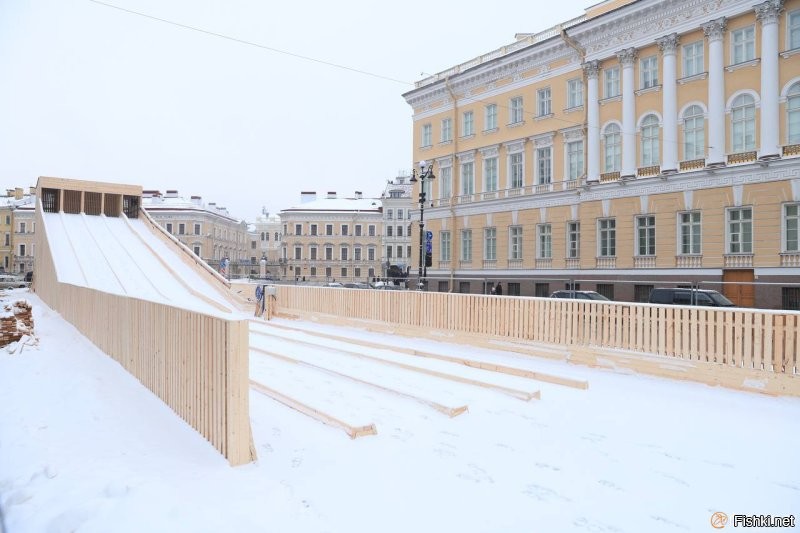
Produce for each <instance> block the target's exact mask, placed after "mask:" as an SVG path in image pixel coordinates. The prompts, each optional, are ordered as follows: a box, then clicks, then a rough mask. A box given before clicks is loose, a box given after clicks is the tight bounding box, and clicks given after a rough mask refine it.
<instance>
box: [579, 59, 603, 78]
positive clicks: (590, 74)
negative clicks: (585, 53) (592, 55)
mask: <svg viewBox="0 0 800 533" xmlns="http://www.w3.org/2000/svg"><path fill="white" fill-rule="evenodd" d="M581 66H582V67H583V72H584V73H585V74H586V77H587V78H589V79H592V78H595V79H596V78H597V73H598V71H599V70H600V61H598V60H597V59H595V60H594V61H587V62H586V63H584V64H583V65H581Z"/></svg>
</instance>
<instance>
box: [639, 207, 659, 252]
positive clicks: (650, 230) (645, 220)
mask: <svg viewBox="0 0 800 533" xmlns="http://www.w3.org/2000/svg"><path fill="white" fill-rule="evenodd" d="M634 224H635V226H636V237H635V238H636V248H635V249H636V256H637V257H655V255H656V216H655V215H649V214H648V215H637V216H636V220H635V222H634Z"/></svg>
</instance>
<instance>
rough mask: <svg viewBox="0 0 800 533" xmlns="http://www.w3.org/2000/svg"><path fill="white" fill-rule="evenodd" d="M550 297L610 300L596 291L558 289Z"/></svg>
mask: <svg viewBox="0 0 800 533" xmlns="http://www.w3.org/2000/svg"><path fill="white" fill-rule="evenodd" d="M550 298H572V299H577V300H600V301H604V302H608V301H610V300H609V299H608V298H606V297H605V296H603V295H602V294H600V293H599V292H595V291H567V290H563V291H556V292H554V293H553V294H551V295H550Z"/></svg>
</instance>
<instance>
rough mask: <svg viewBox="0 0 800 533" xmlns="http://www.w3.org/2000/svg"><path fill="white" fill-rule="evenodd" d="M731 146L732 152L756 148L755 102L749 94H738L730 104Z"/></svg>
mask: <svg viewBox="0 0 800 533" xmlns="http://www.w3.org/2000/svg"><path fill="white" fill-rule="evenodd" d="M776 126H777V125H776ZM731 147H732V148H733V151H734V152H745V151H748V150H755V149H756V104H755V100H754V99H753V97H752V96H750V95H749V94H740V95H739V96H737V97H736V99H735V100H734V101H733V105H732V106H731Z"/></svg>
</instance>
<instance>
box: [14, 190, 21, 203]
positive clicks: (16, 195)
mask: <svg viewBox="0 0 800 533" xmlns="http://www.w3.org/2000/svg"><path fill="white" fill-rule="evenodd" d="M14 199H15V200H22V187H17V188H16V189H14Z"/></svg>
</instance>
